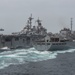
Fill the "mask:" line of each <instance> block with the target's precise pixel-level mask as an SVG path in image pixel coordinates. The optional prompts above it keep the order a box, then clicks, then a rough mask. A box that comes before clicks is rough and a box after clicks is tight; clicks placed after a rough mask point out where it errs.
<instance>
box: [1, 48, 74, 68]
mask: <svg viewBox="0 0 75 75" xmlns="http://www.w3.org/2000/svg"><path fill="white" fill-rule="evenodd" d="M74 51H75V49H70V50H64V51H42V52H41V51H37V50H35V49H34V48H30V49H19V50H18V49H16V50H12V51H4V52H1V53H0V69H3V68H5V67H8V66H9V65H18V64H24V63H28V62H37V61H43V60H47V59H54V58H56V56H57V55H58V53H66V52H74Z"/></svg>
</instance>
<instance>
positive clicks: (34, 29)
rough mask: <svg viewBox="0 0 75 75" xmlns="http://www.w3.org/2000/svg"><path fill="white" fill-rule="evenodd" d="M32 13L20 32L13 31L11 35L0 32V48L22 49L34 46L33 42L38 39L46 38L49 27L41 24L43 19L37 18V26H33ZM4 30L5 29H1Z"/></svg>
mask: <svg viewBox="0 0 75 75" xmlns="http://www.w3.org/2000/svg"><path fill="white" fill-rule="evenodd" d="M32 20H33V18H32V14H31V16H30V17H29V18H28V20H27V24H26V26H25V27H24V28H23V30H21V31H20V32H13V33H12V34H11V35H4V34H0V49H5V48H9V49H17V48H18V49H20V48H31V47H33V45H32V42H33V41H35V40H36V39H41V38H44V37H45V36H46V35H47V29H46V28H44V27H43V26H42V24H41V20H39V18H38V20H36V22H37V26H32ZM0 31H4V29H0Z"/></svg>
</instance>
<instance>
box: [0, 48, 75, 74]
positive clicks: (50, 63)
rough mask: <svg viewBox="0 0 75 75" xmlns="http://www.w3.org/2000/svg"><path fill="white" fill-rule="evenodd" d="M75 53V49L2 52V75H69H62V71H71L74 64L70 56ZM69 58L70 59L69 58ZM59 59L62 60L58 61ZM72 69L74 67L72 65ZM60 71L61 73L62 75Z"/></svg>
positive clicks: (0, 56) (32, 49)
mask: <svg viewBox="0 0 75 75" xmlns="http://www.w3.org/2000/svg"><path fill="white" fill-rule="evenodd" d="M74 52H75V49H70V50H64V51H61V50H60V51H38V50H35V49H34V48H30V49H16V50H11V51H3V52H0V75H57V74H56V71H57V72H58V75H68V73H67V74H66V73H65V74H64V73H62V69H63V70H65V68H66V70H65V72H67V69H69V68H67V67H68V66H70V65H71V64H72V63H71V62H69V61H71V59H72V56H71V57H70V55H71V54H72V53H74ZM61 55H62V56H61ZM58 56H59V57H58ZM67 56H68V57H69V58H67ZM58 58H59V59H60V60H58ZM73 58H75V57H73ZM66 60H67V61H66ZM57 61H58V62H57ZM61 61H62V62H61ZM72 62H73V61H72ZM57 63H58V64H57ZM62 63H64V64H66V63H69V64H70V65H68V66H67V64H66V66H64V64H62ZM55 66H56V67H55ZM61 66H62V67H61ZM63 66H64V67H63ZM50 67H51V70H50ZM70 67H72V65H71V66H70ZM58 68H59V69H58ZM74 68H75V67H74ZM53 69H54V72H53ZM58 70H59V71H61V72H60V73H61V74H60V73H59V71H58ZM48 71H49V72H48ZM68 71H69V70H68ZM69 75H72V74H69Z"/></svg>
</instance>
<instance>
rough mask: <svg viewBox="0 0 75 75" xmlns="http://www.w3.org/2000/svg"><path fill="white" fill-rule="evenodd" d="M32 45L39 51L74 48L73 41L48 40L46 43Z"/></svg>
mask: <svg viewBox="0 0 75 75" xmlns="http://www.w3.org/2000/svg"><path fill="white" fill-rule="evenodd" d="M33 47H34V48H35V49H36V50H39V51H56V50H67V49H74V48H75V41H72V42H71V41H69V42H48V43H40V44H37V43H35V44H34V45H33Z"/></svg>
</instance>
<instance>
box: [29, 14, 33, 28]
mask: <svg viewBox="0 0 75 75" xmlns="http://www.w3.org/2000/svg"><path fill="white" fill-rule="evenodd" d="M28 20H29V24H30V28H31V27H32V20H33V18H32V14H31V16H30V17H29V18H28Z"/></svg>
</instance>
